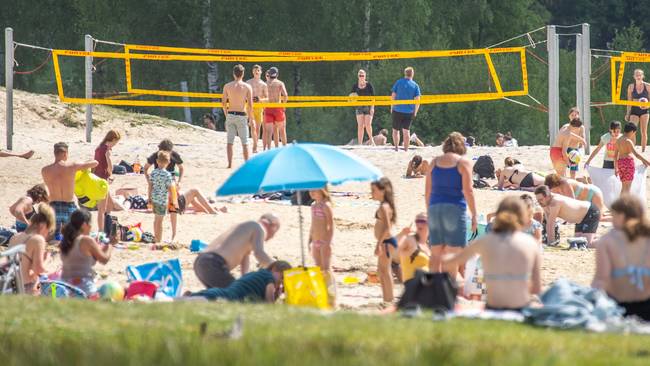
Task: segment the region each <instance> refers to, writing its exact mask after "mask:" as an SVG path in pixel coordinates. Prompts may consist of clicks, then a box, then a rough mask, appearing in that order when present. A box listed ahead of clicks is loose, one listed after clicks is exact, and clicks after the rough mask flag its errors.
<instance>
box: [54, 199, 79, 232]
mask: <svg viewBox="0 0 650 366" xmlns="http://www.w3.org/2000/svg"><path fill="white" fill-rule="evenodd" d="M50 206H52V208H53V209H54V213H55V216H56V231H55V232H54V233H55V234H59V233H61V228H62V227H63V226H64V225H66V224H67V223H68V222H70V216H72V213H73V212H75V211H77V204H76V203H74V202H63V201H52V202H50Z"/></svg>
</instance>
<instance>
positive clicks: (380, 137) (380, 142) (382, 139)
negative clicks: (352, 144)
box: [364, 128, 390, 146]
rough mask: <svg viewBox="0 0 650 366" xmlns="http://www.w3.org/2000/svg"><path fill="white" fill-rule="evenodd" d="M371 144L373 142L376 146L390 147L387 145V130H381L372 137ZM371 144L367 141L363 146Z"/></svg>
mask: <svg viewBox="0 0 650 366" xmlns="http://www.w3.org/2000/svg"><path fill="white" fill-rule="evenodd" d="M372 142H374V143H375V145H376V146H384V145H390V144H389V143H388V130H386V129H385V128H382V129H381V130H380V131H379V133H378V134H377V135H375V136H373V137H372ZM372 142H371V141H370V139H368V141H366V142H365V143H364V145H372Z"/></svg>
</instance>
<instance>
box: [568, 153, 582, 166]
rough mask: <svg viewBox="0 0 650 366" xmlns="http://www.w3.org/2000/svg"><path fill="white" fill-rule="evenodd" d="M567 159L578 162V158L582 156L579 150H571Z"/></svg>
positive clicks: (574, 162)
mask: <svg viewBox="0 0 650 366" xmlns="http://www.w3.org/2000/svg"><path fill="white" fill-rule="evenodd" d="M568 155H569V161H570V162H572V163H573V164H579V163H580V159H581V158H582V154H580V151H579V150H571V151H570V152H569V154H568Z"/></svg>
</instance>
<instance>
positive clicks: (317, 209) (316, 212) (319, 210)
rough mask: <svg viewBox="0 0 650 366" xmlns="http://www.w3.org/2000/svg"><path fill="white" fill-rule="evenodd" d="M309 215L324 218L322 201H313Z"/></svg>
mask: <svg viewBox="0 0 650 366" xmlns="http://www.w3.org/2000/svg"><path fill="white" fill-rule="evenodd" d="M311 215H312V216H313V217H318V218H325V210H324V209H323V204H322V203H314V204H313V205H312V206H311Z"/></svg>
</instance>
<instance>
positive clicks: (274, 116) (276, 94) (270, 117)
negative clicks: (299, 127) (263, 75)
mask: <svg viewBox="0 0 650 366" xmlns="http://www.w3.org/2000/svg"><path fill="white" fill-rule="evenodd" d="M278 74H279V72H278V68H277V67H272V68H270V69H269V70H268V72H267V75H268V81H267V85H268V90H269V103H286V102H287V99H288V97H287V88H286V87H285V86H284V83H283V82H282V81H280V80H278ZM286 121H287V118H286V115H285V113H284V108H279V107H274V108H264V124H265V125H266V126H267V130H270V131H273V143H274V144H275V147H278V145H279V141H280V140H282V145H286V144H287V126H286ZM269 123H271V124H273V127H274V128H269V126H268V124H269Z"/></svg>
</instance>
